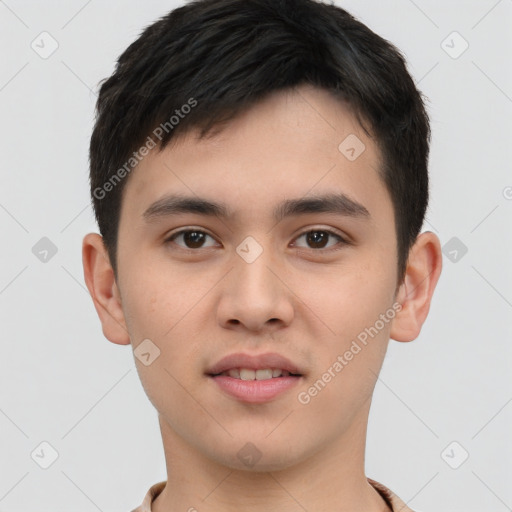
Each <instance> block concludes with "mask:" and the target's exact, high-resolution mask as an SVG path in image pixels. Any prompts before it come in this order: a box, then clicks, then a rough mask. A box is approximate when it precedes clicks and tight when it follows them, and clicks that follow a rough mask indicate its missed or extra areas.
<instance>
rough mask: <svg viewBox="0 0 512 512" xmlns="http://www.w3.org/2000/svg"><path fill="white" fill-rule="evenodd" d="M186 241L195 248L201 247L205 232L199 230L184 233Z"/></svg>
mask: <svg viewBox="0 0 512 512" xmlns="http://www.w3.org/2000/svg"><path fill="white" fill-rule="evenodd" d="M184 239H185V243H186V244H187V245H188V246H190V245H192V247H193V248H196V247H201V245H202V242H203V241H204V233H200V232H199V231H189V232H187V233H185V234H184Z"/></svg>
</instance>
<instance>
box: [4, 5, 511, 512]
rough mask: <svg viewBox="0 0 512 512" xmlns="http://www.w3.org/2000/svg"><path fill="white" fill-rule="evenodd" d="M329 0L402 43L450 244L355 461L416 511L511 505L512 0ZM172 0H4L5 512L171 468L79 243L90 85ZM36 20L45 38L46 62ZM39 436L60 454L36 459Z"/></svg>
mask: <svg viewBox="0 0 512 512" xmlns="http://www.w3.org/2000/svg"><path fill="white" fill-rule="evenodd" d="M338 4H339V5H340V6H342V7H345V8H347V9H348V10H349V11H350V12H352V13H353V14H354V15H356V16H357V17H359V18H360V19H361V20H362V21H363V22H365V23H366V24H367V25H368V26H369V27H370V28H372V29H373V30H374V31H376V32H377V33H379V34H380V35H382V36H383V37H385V38H386V39H389V40H390V41H392V42H393V43H395V44H396V45H397V46H398V47H399V48H400V49H401V50H402V51H403V52H404V54H405V55H406V57H407V59H408V63H409V67H410V71H411V73H412V75H413V76H414V78H415V80H416V81H417V82H418V83H419V88H420V89H421V90H422V91H423V92H424V93H425V94H426V95H427V96H428V98H429V100H430V102H429V105H428V108H429V112H430V115H431V118H432V130H433V142H432V148H431V161H430V170H431V180H432V200H431V204H430V209H429V213H428V221H427V223H426V224H425V229H430V230H432V231H434V232H435V233H437V235H438V236H439V237H440V239H441V243H442V245H443V246H444V247H445V256H444V270H443V274H442V276H441V280H440V282H439V285H438V288H437V290H436V293H435V295H434V300H433V304H432V307H431V311H430V316H429V318H428V319H427V322H426V324H425V326H424V328H423V331H422V333H421V335H420V337H419V338H418V339H417V340H416V341H414V342H412V343H397V342H394V341H391V342H390V348H389V352H388V356H387V359H386V361H385V363H384V367H383V371H382V374H381V376H380V379H379V381H378V384H377V388H376V392H375V397H374V403H373V408H372V412H371V417H370V425H369V433H368V455H367V464H366V466H367V474H368V476H370V477H372V478H375V479H376V480H379V481H381V482H383V483H384V484H386V485H387V486H389V487H390V488H391V489H392V490H393V491H395V492H396V493H397V494H398V495H399V496H400V497H402V498H403V499H404V500H405V501H406V502H408V504H409V506H411V507H412V508H413V509H415V510H417V511H422V512H428V511H432V512H434V511H435V512H445V511H446V512H459V511H460V512H462V511H464V512H477V511H478V512H480V511H482V510H486V511H491V510H492V511H496V512H501V511H506V510H512V487H511V486H510V482H511V481H512V467H511V460H512V440H511V436H510V431H511V426H512V404H511V401H512V381H511V378H510V374H511V360H512V343H511V341H512V339H511V338H512V336H511V334H512V322H511V317H512V315H511V314H512V270H511V265H510V263H511V255H512V250H511V246H512V242H511V236H510V226H511V225H512V224H511V220H512V173H511V164H510V162H511V161H512V151H511V135H512V126H511V125H512V121H511V120H512V71H511V66H510V62H511V59H510V56H511V46H512V36H511V34H512V31H511V30H510V29H511V26H512V23H511V22H512V1H511V0H500V1H496V0H480V1H476V0H473V1H462V0H461V1H450V2H444V1H440V0H439V1H426V0H423V1H422V0H416V1H414V2H413V1H412V0H396V1H390V0H386V1H377V0H372V1H365V2H358V1H356V0H351V1H344V2H338ZM177 5H178V2H165V1H151V2H134V1H130V2H115V1H108V2H106V1H103V2H100V1H99V0H91V1H89V2H87V1H82V0H74V1H67V2H64V1H62V2H57V1H51V2H50V1H46V2H41V3H38V2H35V1H32V2H27V1H16V0H7V1H0V42H1V46H0V47H1V50H0V51H1V56H2V57H1V59H2V60H1V66H0V116H1V117H0V119H1V125H0V141H1V142H0V144H1V156H2V158H1V165H0V168H1V183H2V187H1V189H0V230H1V233H2V251H0V255H1V265H0V314H1V318H0V320H1V324H0V325H1V328H2V343H1V347H2V357H1V358H0V434H1V435H0V454H1V455H0V510H2V511H4V512H5V511H10V512H17V511H29V510H40V511H50V510H52V511H53V512H56V511H67V510H71V509H72V510H73V511H76V512H82V511H83V512H93V511H95V510H100V511H107V510H109V511H114V512H118V511H119V512H122V511H127V510H131V509H132V508H133V507H135V506H136V505H138V504H139V503H140V502H141V501H142V498H143V496H144V494H145V493H146V491H147V489H148V488H149V486H150V485H152V484H154V483H156V482H157V481H160V480H163V479H165V477H166V475H165V465H164V458H163V450H162V446H161V439H160V433H159V429H158V424H157V415H156V412H155V410H154V409H153V407H152V406H151V404H150V402H149V401H148V399H147V398H146V396H145V394H144V391H143V389H142V386H141V385H140V383H139V380H138V376H137V373H136V370H135V367H134V361H133V355H132V353H131V348H130V347H129V346H118V345H114V344H111V343H110V342H108V341H107V340H106V339H105V338H104V337H103V335H102V332H101V328H100V323H99V320H98V318H97V316H96V312H95V310H94V307H93V304H92V301H91V299H90V297H89V294H88V292H87V290H86V288H85V285H84V281H83V276H82V263H81V252H80V251H81V241H82V237H83V236H84V234H85V233H87V232H90V231H96V225H95V222H94V218H93V214H92V210H91V208H90V206H89V197H88V174H87V173H88V167H87V166H88V161H87V156H88V155H87V151H88V143H89V137H90V133H91V128H92V122H93V115H94V112H93V110H94V102H95V99H96V91H97V83H98V82H99V80H100V79H102V78H104V77H106V76H108V75H110V74H111V72H112V71H113V67H114V62H115V60H116V58H117V57H118V56H119V54H120V53H121V52H122V51H123V50H124V49H125V48H126V46H127V45H128V44H129V43H131V42H132V41H133V40H134V39H135V38H136V37H137V36H138V35H139V33H140V31H141V30H142V28H144V27H145V26H147V25H148V24H150V23H151V22H152V21H154V20H156V18H157V17H159V16H161V15H163V14H165V13H166V12H167V11H168V10H170V9H171V8H173V7H175V6H177ZM43 31H47V32H48V33H49V34H51V38H53V39H54V40H56V41H57V43H58V48H57V50H56V51H55V52H54V53H53V54H52V55H50V56H48V57H47V58H42V56H41V52H43V51H49V50H51V44H52V41H51V39H50V38H49V36H40V34H41V32H43ZM454 31H456V32H458V34H460V35H456V34H455V35H453V34H452V32H454ZM43 38H46V39H43ZM443 41H444V42H443ZM464 41H467V43H468V44H469V47H468V48H467V50H466V51H464V52H463V53H460V52H461V51H462V50H463V49H464V47H465V43H464ZM33 42H34V43H33ZM31 44H33V45H34V46H35V48H36V49H37V51H36V50H35V49H33V48H32V47H31ZM38 52H39V53H38ZM43 237H47V238H48V239H49V240H50V241H51V242H52V244H53V245H54V246H55V248H54V251H55V249H56V250H57V252H56V253H55V254H52V250H51V249H52V247H51V246H50V247H49V245H48V241H47V240H43V241H40V240H41V239H42V238H43ZM453 237H456V239H455V240H451V239H452V238H453ZM450 240H451V241H450ZM38 244H39V245H38ZM446 244H448V245H446ZM464 246H465V247H466V248H467V253H465V254H463V247H464ZM34 247H35V249H33V248H34ZM44 250H49V252H48V253H44ZM454 251H455V252H454ZM41 258H43V260H44V259H45V258H46V261H41ZM43 441H46V442H47V443H49V444H50V445H51V446H52V447H53V448H54V449H55V450H56V451H57V452H58V458H57V459H56V460H55V462H54V463H53V464H52V465H51V466H50V467H48V468H47V469H43V468H42V467H40V464H45V463H46V464H48V463H49V462H51V452H50V449H48V448H46V449H45V446H44V445H43V447H42V449H43V452H44V456H43V455H42V453H43V452H41V446H40V443H41V442H43ZM453 442H456V444H451V443H453ZM447 447H448V448H447ZM34 451H35V452H34ZM466 452H467V453H468V454H469V458H468V459H467V460H466V461H465V462H464V463H462V464H461V465H460V466H459V464H460V463H461V462H462V460H463V459H464V457H465V454H466ZM37 453H39V457H38V456H37V455H36V454H37ZM31 454H34V455H33V456H32V457H31ZM451 466H459V467H458V468H457V469H454V468H453V467H451Z"/></svg>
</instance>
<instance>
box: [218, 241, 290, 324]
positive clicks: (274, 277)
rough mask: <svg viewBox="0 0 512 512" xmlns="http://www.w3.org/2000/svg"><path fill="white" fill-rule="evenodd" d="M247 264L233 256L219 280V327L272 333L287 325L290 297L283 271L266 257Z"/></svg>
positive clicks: (262, 255) (263, 254)
mask: <svg viewBox="0 0 512 512" xmlns="http://www.w3.org/2000/svg"><path fill="white" fill-rule="evenodd" d="M266 253H268V251H263V253H262V254H261V255H260V256H259V257H258V258H257V259H256V261H253V262H252V263H248V262H246V261H244V260H243V259H242V258H240V257H239V256H238V255H235V258H234V268H233V270H232V271H231V272H229V273H228V275H227V276H226V279H224V280H223V281H222V283H223V287H222V290H221V297H220V300H219V303H218V309H217V317H218V321H219V324H220V325H221V326H222V327H225V328H228V329H236V330H240V331H242V330H248V331H252V332H266V333H270V334H271V333H272V332H274V331H276V330H278V329H282V328H283V327H286V326H288V325H290V323H291V322H292V319H293V315H294V308H293V297H294V294H293V293H292V291H291V290H290V289H289V288H288V286H287V285H286V280H285V279H284V275H282V274H283V271H282V270H280V267H279V268H278V267H277V265H276V264H275V263H274V264H273V263H272V261H270V259H269V258H267V257H266Z"/></svg>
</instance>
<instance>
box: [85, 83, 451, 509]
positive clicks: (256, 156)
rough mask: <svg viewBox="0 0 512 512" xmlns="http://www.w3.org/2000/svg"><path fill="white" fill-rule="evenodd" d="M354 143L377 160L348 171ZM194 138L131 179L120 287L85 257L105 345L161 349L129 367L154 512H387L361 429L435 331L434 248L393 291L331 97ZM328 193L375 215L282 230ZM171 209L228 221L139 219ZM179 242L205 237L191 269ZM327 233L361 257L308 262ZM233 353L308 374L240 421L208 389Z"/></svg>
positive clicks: (388, 264) (327, 242)
mask: <svg viewBox="0 0 512 512" xmlns="http://www.w3.org/2000/svg"><path fill="white" fill-rule="evenodd" d="M349 134H355V135H356V136H357V137H358V138H359V139H360V140H361V141H362V142H363V143H364V144H365V147H366V149H365V150H364V152H363V153H362V154H361V155H360V156H359V157H358V158H357V159H356V160H354V161H349V160H348V159H347V158H346V157H345V155H344V154H342V153H341V152H340V151H339V150H338V145H339V144H340V143H341V142H342V141H343V140H344V139H345V138H346V137H347V136H348V135H349ZM196 135H197V133H196V132H194V131H190V132H188V133H187V134H185V135H184V136H183V137H180V138H178V139H176V141H175V143H173V144H172V146H168V147H167V148H166V149H165V150H164V151H162V152H158V151H156V150H152V151H151V153H150V154H149V155H148V156H147V157H146V158H145V159H144V160H143V161H142V162H141V163H140V164H139V165H138V167H137V169H136V170H135V171H133V172H132V174H131V176H130V178H129V181H128V183H127V184H126V189H125V191H124V192H125V195H124V198H123V203H122V210H121V217H120V227H119V238H118V244H119V245H118V279H117V280H116V279H115V278H114V274H113V271H112V267H111V265H110V262H109V260H108V256H107V253H106V250H105V248H104V246H103V242H102V238H101V237H100V235H98V234H95V233H90V234H88V235H86V236H85V238H84V241H83V263H84V275H85V281H86V284H87V287H88V289H89V291H90V293H91V296H92V299H93V301H94V304H95V307H96V310H97V312H98V315H99V317H100V320H101V323H102V328H103V333H104V335H105V337H106V338H107V339H109V340H110V341H111V342H113V343H117V344H121V345H122V344H131V345H132V347H133V349H136V348H137V346H138V345H139V344H140V343H141V342H142V340H144V339H150V340H151V341H152V342H153V343H154V344H155V345H156V346H158V348H159V349H160V356H159V357H158V358H156V359H155V360H154V362H152V363H151V364H150V365H149V366H145V365H144V364H142V363H141V361H139V359H138V358H135V363H136V365H137V370H138V372H139V375H140V378H141V381H142V384H143V386H144V389H145V391H146V393H147V395H148V397H149V399H150V400H151V402H152V403H153V405H154V406H155V408H156V409H157V411H158V413H159V421H160V427H161V432H162V438H163V444H164V450H165V457H166V464H167V473H168V483H167V486H166V488H165V489H164V491H163V492H162V493H161V494H160V495H159V496H158V498H157V499H156V500H155V502H154V504H153V510H154V511H155V512H163V511H166V512H174V511H186V510H189V509H191V507H194V508H196V509H197V510H200V511H201V512H203V511H204V512H208V511H217V512H218V511H220V510H222V511H223V512H229V511H235V510H237V511H238V510H245V511H249V512H257V511H268V510H280V511H281V512H288V511H294V512H295V511H303V510H304V509H306V510H329V511H332V510H336V511H343V512H356V511H361V510H366V511H368V512H377V511H378V512H383V511H388V510H390V509H389V507H388V506H387V505H386V504H385V502H384V500H383V499H382V498H381V497H380V495H379V494H378V493H377V492H376V491H375V490H374V489H373V487H372V486H371V485H370V484H369V483H368V482H367V480H366V476H365V474H364V454H365V440H366V427H367V422H368V413H369V408H370V402H371V397H372V393H373V389H374V386H375V383H376V380H377V376H378V373H379V370H380V368H381V365H382V362H383V358H384V355H385V352H386V349H387V345H388V342H389V339H390V338H392V339H395V340H397V341H401V342H407V341H411V340H414V339H415V338H416V337H417V336H418V334H419V333H420V329H421V326H422V324H423V322H424V321H425V319H426V317H427V314H428V311H429V307H430V301H431V298H432V295H433V292H434V288H435V286H436V284H437V281H438V278H439V275H440V272H441V261H442V256H441V248H440V243H439V239H438V238H437V236H436V235H435V234H433V233H431V232H424V233H421V234H420V235H419V236H418V238H417V240H416V243H415V245H414V246H413V248H412V249H411V251H410V254H409V260H408V266H407V271H406V276H405V279H404V281H403V282H402V283H399V282H398V276H397V272H396V266H397V265H396V263H397V249H396V235H395V225H394V217H393V205H392V202H391V199H390V196H389V194H388V192H387V190H386V188H385V186H384V183H383V182H382V180H381V178H380V177H379V175H378V173H377V169H378V168H379V163H380V154H379V152H378V150H377V148H376V145H375V144H374V142H373V141H372V140H371V139H370V138H369V137H367V136H366V135H365V133H364V131H363V130H362V128H361V127H360V126H359V125H358V124H357V122H356V120H355V118H354V116H353V115H352V113H351V111H350V109H349V108H348V107H347V106H346V105H344V104H343V103H341V102H340V101H339V100H337V99H335V98H333V97H332V96H331V95H330V94H329V93H328V92H326V91H323V90H321V89H316V88H313V87H311V86H301V87H299V88H295V89H293V90H288V91H286V92H278V93H274V94H272V95H271V96H269V97H267V98H266V99H264V100H263V101H262V102H260V103H258V104H257V105H256V106H254V107H252V108H251V109H250V110H248V111H247V112H245V113H244V114H243V115H240V116H239V117H237V118H236V119H235V120H232V121H230V122H229V123H228V124H227V125H226V126H225V127H224V128H223V129H222V131H220V132H219V133H218V134H216V135H215V136H214V137H212V138H209V139H206V140H198V139H197V138H196ZM333 192H337V193H344V194H346V195H347V196H349V197H350V198H351V199H353V200H355V201H357V202H358V203H361V204H362V205H364V207H365V208H366V209H367V210H368V212H369V214H370V215H369V216H368V217H364V216H363V217H353V216H347V215H340V214H335V213H318V212H314V213H308V214H302V215H295V216H292V217H289V218H285V219H283V220H281V221H280V222H278V223H276V221H275V220H274V219H273V217H272V211H273V209H274V207H275V206H276V205H277V204H278V203H280V202H281V201H283V200H285V199H295V198H304V197H310V196H313V195H322V194H325V193H333ZM168 193H180V194H184V195H187V196H194V197H196V196H199V197H202V198H207V199H209V200H212V201H217V202H223V203H225V204H226V206H227V207H229V208H230V209H231V210H232V212H233V216H232V217H229V218H226V219H221V218H217V217H211V216H204V215H200V214H197V213H185V214H179V215H175V216H160V217H157V218H154V219H153V220H152V221H151V222H147V221H146V220H145V219H144V218H143V213H144V211H145V210H146V209H147V208H148V207H149V206H150V205H151V204H153V203H154V202H155V201H156V200H159V199H161V198H162V197H163V196H165V195H166V194H168ZM105 200H108V198H107V199H105ZM185 228H188V229H191V230H193V229H194V228H195V229H201V230H202V231H204V232H206V233H207V234H208V235H210V236H205V238H204V241H203V244H204V246H201V245H200V243H196V244H195V245H194V244H193V243H192V244H191V243H190V242H189V243H188V246H189V247H192V248H190V249H189V250H188V251H187V241H186V239H185V238H184V237H183V236H179V237H178V238H176V239H174V241H166V239H168V238H169V236H170V235H171V234H174V233H176V232H177V231H179V230H181V229H185ZM325 229H327V230H331V231H335V232H336V233H338V234H340V235H341V236H342V237H344V238H345V239H347V240H349V241H350V243H349V244H343V243H341V242H340V240H339V239H338V238H336V236H335V235H330V237H329V238H327V236H326V235H325V233H324V237H325V238H324V239H322V243H319V244H317V245H315V243H314V242H315V241H314V240H313V241H311V240H309V241H308V238H307V235H303V234H304V233H307V232H308V231H312V230H313V231H314V230H316V231H322V230H325ZM301 235H303V236H301ZM247 236H252V237H253V238H254V239H255V240H256V241H257V242H258V244H259V245H260V247H261V248H262V250H263V252H262V253H261V254H260V256H259V257H258V258H257V259H256V260H255V261H254V262H252V263H247V262H246V261H245V260H244V259H242V258H241V257H240V256H239V255H238V254H237V252H236V248H237V247H238V246H239V244H240V243H241V242H242V241H243V240H244V239H245V238H246V237H247ZM333 249H338V250H333ZM194 251H195V252H194ZM399 284H400V286H397V285H399ZM393 304H401V310H400V311H399V312H398V313H396V315H395V316H394V318H393V319H392V320H391V321H389V322H388V323H385V326H384V328H382V329H381V330H380V331H379V332H378V334H377V335H376V336H374V337H373V338H370V341H369V342H368V344H367V345H366V346H364V347H363V348H362V350H361V351H360V352H359V353H358V354H357V355H355V356H354V357H353V359H352V360H351V361H349V362H348V364H347V365H346V366H344V368H343V370H342V371H340V372H339V373H337V374H336V376H335V377H333V378H332V379H331V381H330V382H329V383H328V384H327V385H326V386H325V387H324V388H323V389H322V391H321V392H319V393H318V394H317V395H316V396H314V397H312V398H311V400H310V402H309V403H308V404H306V405H305V404H303V403H300V402H299V400H298V398H297V396H298V393H299V392H301V391H307V390H308V388H309V387H310V386H311V385H312V384H313V383H314V382H315V381H317V380H318V379H319V378H320V377H321V376H322V374H324V373H325V372H326V371H328V369H329V368H330V367H332V366H333V363H334V362H335V361H336V360H337V357H338V356H339V355H343V354H344V353H345V352H346V351H347V350H348V349H349V348H350V346H351V343H352V342H353V340H355V339H357V336H358V334H359V333H361V332H362V331H364V329H365V328H368V327H370V326H373V325H374V324H375V322H376V320H378V319H379V315H381V314H384V313H386V312H387V311H389V310H392V306H393ZM233 352H246V353H250V354H261V353H266V352H278V353H279V354H282V355H284V356H285V357H287V358H288V359H290V360H291V361H293V362H294V363H295V364H297V365H299V366H300V367H301V368H302V369H304V374H303V377H302V378H301V380H300V382H299V384H298V385H297V386H296V387H295V388H294V389H292V390H288V391H286V392H285V393H283V394H281V395H278V396H277V397H276V398H275V399H273V400H271V401H270V402H268V403H264V404H247V403H243V402H240V401H238V400H236V399H234V398H232V397H230V396H227V395H225V394H224V393H223V392H221V391H220V390H219V389H218V387H217V385H216V384H215V383H214V382H213V381H212V380H211V379H209V378H208V377H207V376H205V371H206V369H207V368H208V367H210V366H211V365H212V364H213V363H215V362H217V361H218V360H219V359H221V358H222V357H224V356H225V355H227V354H230V353H233ZM248 442H250V443H252V445H254V446H255V447H256V448H257V450H258V451H259V453H260V454H261V458H260V459H259V460H258V462H257V463H256V464H255V465H254V466H252V467H248V466H247V465H244V463H243V462H242V461H241V460H240V459H239V457H238V456H237V453H238V451H239V450H240V449H241V448H242V447H244V445H246V443H248Z"/></svg>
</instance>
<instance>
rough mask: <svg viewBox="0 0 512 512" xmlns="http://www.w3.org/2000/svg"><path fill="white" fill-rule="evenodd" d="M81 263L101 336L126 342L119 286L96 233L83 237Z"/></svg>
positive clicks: (100, 238) (127, 338)
mask: <svg viewBox="0 0 512 512" xmlns="http://www.w3.org/2000/svg"><path fill="white" fill-rule="evenodd" d="M82 263H83V268H84V279H85V284H86V285H87V288H88V290H89V293H90V294H91V297H92V300H93V303H94V307H95V308H96V312H97V313H98V317H99V318H100V321H101V325H102V329H103V334H104V336H105V337H106V338H107V339H108V340H109V341H111V342H112V343H117V344H119V345H128V344H129V343H130V336H129V334H128V330H127V328H126V322H125V318H124V313H123V309H122V306H121V297H120V294H119V289H118V287H117V283H116V280H115V277H114V271H113V269H112V266H111V264H110V261H109V258H108V254H107V251H106V249H105V245H104V243H103V238H102V237H101V236H100V235H98V234H96V233H89V234H87V235H86V236H85V237H84V239H83V243H82Z"/></svg>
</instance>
